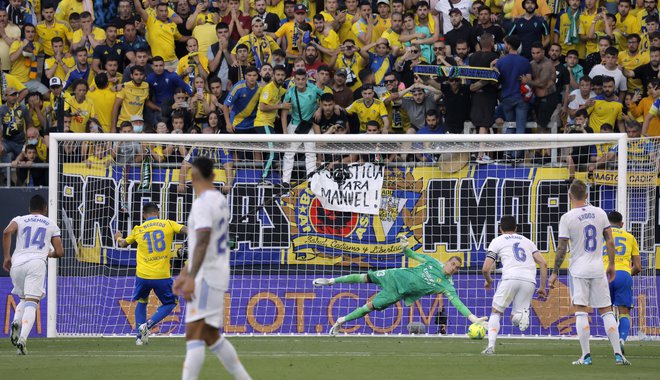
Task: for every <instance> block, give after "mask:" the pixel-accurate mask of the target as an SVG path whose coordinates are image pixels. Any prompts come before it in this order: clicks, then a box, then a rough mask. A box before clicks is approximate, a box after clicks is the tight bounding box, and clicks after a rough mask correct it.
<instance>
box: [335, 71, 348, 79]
mask: <svg viewBox="0 0 660 380" xmlns="http://www.w3.org/2000/svg"><path fill="white" fill-rule="evenodd" d="M335 75H341V76H343V77H345V76H348V73H347V72H346V70H344V69H339V70H337V71H336V72H335Z"/></svg>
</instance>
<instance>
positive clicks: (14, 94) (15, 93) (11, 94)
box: [7, 92, 18, 96]
mask: <svg viewBox="0 0 660 380" xmlns="http://www.w3.org/2000/svg"><path fill="white" fill-rule="evenodd" d="M17 94H18V93H17V92H12V93H10V94H7V96H16V95H17Z"/></svg>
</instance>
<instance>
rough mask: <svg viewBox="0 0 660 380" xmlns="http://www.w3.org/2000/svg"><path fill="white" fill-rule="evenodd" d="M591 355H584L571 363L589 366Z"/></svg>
mask: <svg viewBox="0 0 660 380" xmlns="http://www.w3.org/2000/svg"><path fill="white" fill-rule="evenodd" d="M591 363H592V362H591V354H586V355H584V357H581V358H579V359H578V360H576V361H574V362H573V365H591Z"/></svg>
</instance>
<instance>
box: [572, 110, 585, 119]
mask: <svg viewBox="0 0 660 380" xmlns="http://www.w3.org/2000/svg"><path fill="white" fill-rule="evenodd" d="M578 116H582V117H583V118H585V119H588V118H589V113H588V112H587V110H585V109H581V110H577V111H576V112H575V117H573V119H575V118H576V117H578Z"/></svg>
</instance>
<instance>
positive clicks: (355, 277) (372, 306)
mask: <svg viewBox="0 0 660 380" xmlns="http://www.w3.org/2000/svg"><path fill="white" fill-rule="evenodd" d="M400 242H401V248H402V249H403V253H404V254H405V255H406V257H408V258H410V259H413V260H415V261H418V262H419V263H420V265H418V266H416V267H414V268H397V269H387V270H378V271H369V272H367V273H359V274H349V275H347V276H342V277H337V278H317V279H315V280H314V281H313V284H314V286H327V285H333V284H342V283H343V284H355V283H373V284H376V285H378V286H380V287H381V289H382V290H381V291H380V292H378V294H376V296H375V297H374V298H373V300H372V301H370V302H367V303H366V304H365V305H364V306H361V307H358V308H357V309H355V310H353V311H352V312H350V313H349V314H348V315H345V316H343V317H339V319H337V322H336V323H335V324H334V325H333V326H332V328H331V329H330V335H336V334H337V333H338V332H339V329H340V328H341V326H342V325H343V324H344V323H346V322H349V321H352V320H355V319H358V318H362V317H364V316H365V315H367V314H369V313H371V312H372V311H374V310H384V309H387V308H388V307H390V306H391V305H394V304H395V303H397V302H398V301H399V300H401V299H403V300H404V302H405V303H406V306H410V305H412V304H413V303H414V302H415V301H417V300H418V299H420V298H421V297H423V296H425V295H429V294H438V293H442V294H444V295H445V297H447V299H448V300H449V302H451V304H452V305H454V307H455V308H456V309H457V310H458V311H459V312H460V313H461V314H463V315H464V316H465V317H466V318H468V319H469V320H470V322H472V323H479V324H481V325H483V326H484V327H485V325H486V319H488V318H487V317H482V318H479V317H477V316H476V315H474V314H472V312H470V309H468V308H467V306H465V305H464V304H463V302H462V301H461V300H460V298H458V295H457V294H456V289H455V288H454V281H453V280H452V276H453V275H454V274H455V273H456V272H458V269H459V268H460V266H461V264H462V260H461V258H460V257H458V256H452V257H451V258H450V259H449V260H447V262H445V263H441V262H439V261H438V260H436V259H434V258H432V257H430V256H427V255H422V254H419V253H416V252H415V251H413V250H412V249H410V248H408V239H407V238H406V237H402V238H401V240H400Z"/></svg>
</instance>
